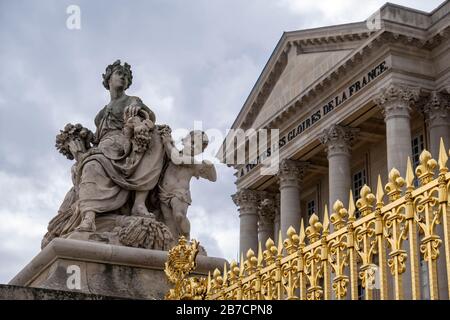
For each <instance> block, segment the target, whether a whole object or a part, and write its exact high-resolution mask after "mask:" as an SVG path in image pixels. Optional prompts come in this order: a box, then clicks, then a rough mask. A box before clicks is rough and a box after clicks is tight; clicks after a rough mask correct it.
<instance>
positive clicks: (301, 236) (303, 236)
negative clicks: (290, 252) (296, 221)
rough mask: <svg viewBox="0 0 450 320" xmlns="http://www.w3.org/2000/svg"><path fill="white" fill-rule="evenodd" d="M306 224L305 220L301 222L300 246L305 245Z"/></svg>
mask: <svg viewBox="0 0 450 320" xmlns="http://www.w3.org/2000/svg"><path fill="white" fill-rule="evenodd" d="M305 237H306V234H305V223H304V222H303V219H301V220H300V236H299V240H300V244H305Z"/></svg>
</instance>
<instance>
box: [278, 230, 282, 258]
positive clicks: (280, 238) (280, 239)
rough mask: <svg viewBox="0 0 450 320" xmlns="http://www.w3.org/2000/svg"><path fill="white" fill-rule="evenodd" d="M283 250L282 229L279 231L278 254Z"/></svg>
mask: <svg viewBox="0 0 450 320" xmlns="http://www.w3.org/2000/svg"><path fill="white" fill-rule="evenodd" d="M282 251H283V237H282V236H281V230H280V232H279V233H278V254H281V252H282Z"/></svg>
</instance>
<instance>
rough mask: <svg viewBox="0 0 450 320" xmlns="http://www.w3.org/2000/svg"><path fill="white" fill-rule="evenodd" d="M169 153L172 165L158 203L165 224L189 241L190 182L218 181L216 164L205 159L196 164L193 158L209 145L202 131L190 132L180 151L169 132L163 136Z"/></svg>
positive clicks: (165, 175)
mask: <svg viewBox="0 0 450 320" xmlns="http://www.w3.org/2000/svg"><path fill="white" fill-rule="evenodd" d="M162 140H163V144H164V148H165V150H166V154H167V155H168V157H169V158H170V162H169V164H168V167H167V169H166V172H165V174H164V177H163V179H162V182H161V183H160V185H159V200H160V202H161V211H162V213H163V216H164V220H165V223H166V225H167V226H168V227H169V229H170V231H171V232H172V234H173V235H174V236H175V238H177V237H178V236H180V235H182V236H184V237H185V238H186V239H190V230H191V226H190V222H189V220H188V218H187V210H188V207H189V205H190V204H191V202H192V200H191V192H190V181H191V178H192V177H196V178H197V179H198V178H199V177H202V178H205V179H208V180H210V181H213V182H214V181H216V179H217V174H216V169H215V168H214V165H213V164H212V163H211V162H209V161H207V160H203V161H202V162H199V161H197V160H196V159H195V158H194V156H196V155H198V154H200V153H202V152H203V151H204V150H205V148H206V147H207V146H208V142H209V141H208V136H207V135H206V133H205V132H203V131H200V130H194V131H191V132H190V133H189V134H188V135H187V136H186V137H184V138H183V139H182V144H183V149H182V150H178V149H177V148H176V147H175V146H174V144H173V140H172V137H171V135H170V134H169V133H165V134H163V135H162Z"/></svg>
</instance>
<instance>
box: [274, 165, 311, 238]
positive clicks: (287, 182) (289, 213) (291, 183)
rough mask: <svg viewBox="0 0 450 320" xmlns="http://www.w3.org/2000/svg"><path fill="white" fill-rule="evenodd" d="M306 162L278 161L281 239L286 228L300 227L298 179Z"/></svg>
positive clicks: (300, 177) (284, 235)
mask: <svg viewBox="0 0 450 320" xmlns="http://www.w3.org/2000/svg"><path fill="white" fill-rule="evenodd" d="M306 165H307V163H306V162H302V161H295V160H289V159H284V160H282V161H281V163H280V168H279V171H278V178H279V182H280V229H281V236H282V238H283V240H284V239H285V238H286V232H287V229H289V227H290V226H293V227H294V228H295V230H296V231H297V232H299V228H300V219H301V215H300V180H301V179H302V178H303V172H304V169H305V168H306Z"/></svg>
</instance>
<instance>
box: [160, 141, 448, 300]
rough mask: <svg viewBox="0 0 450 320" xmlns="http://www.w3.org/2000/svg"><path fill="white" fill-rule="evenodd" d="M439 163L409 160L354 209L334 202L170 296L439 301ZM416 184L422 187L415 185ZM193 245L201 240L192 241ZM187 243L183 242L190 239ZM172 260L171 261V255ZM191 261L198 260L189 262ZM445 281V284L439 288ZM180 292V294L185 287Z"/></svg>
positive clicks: (444, 175) (442, 235)
mask: <svg viewBox="0 0 450 320" xmlns="http://www.w3.org/2000/svg"><path fill="white" fill-rule="evenodd" d="M447 161H448V153H447V151H446V149H445V146H444V143H443V141H442V140H441V144H440V152H439V159H438V161H436V160H435V159H432V157H431V154H430V153H429V152H428V151H426V150H425V151H423V152H422V153H421V155H420V163H419V164H418V166H417V168H416V169H415V172H414V171H413V167H412V164H411V161H410V159H408V160H407V172H406V175H405V177H402V176H401V175H400V173H399V172H398V170H396V169H392V170H391V171H390V173H389V176H388V181H387V183H386V184H385V185H384V187H383V184H382V181H381V177H380V176H378V181H377V186H376V190H375V194H374V193H373V192H372V190H371V188H369V187H368V186H367V185H364V186H363V188H362V189H361V192H360V198H359V199H358V200H357V201H356V203H355V202H354V200H353V195H352V193H351V192H350V201H349V204H348V206H347V207H346V206H344V204H343V203H342V202H341V201H336V202H335V203H334V205H333V207H332V210H330V211H331V212H330V214H329V212H328V210H327V208H326V207H325V209H324V212H323V215H321V217H322V219H319V216H318V215H316V214H313V215H312V216H311V217H310V218H309V221H307V222H306V223H305V222H304V221H303V220H302V221H301V227H300V230H299V231H298V232H297V231H296V230H294V228H292V227H291V228H289V230H288V231H287V235H286V238H285V239H284V240H283V239H282V235H281V233H280V234H279V241H278V245H275V243H274V241H273V240H272V239H269V240H268V241H267V242H266V243H265V247H264V248H262V245H261V244H259V248H257V250H255V251H256V252H255V251H253V250H249V251H248V252H247V254H246V256H245V258H244V257H242V256H241V259H240V261H239V263H238V262H236V261H232V262H231V263H230V264H229V265H228V266H227V265H225V266H224V269H223V270H222V271H220V270H218V269H216V270H214V272H213V273H212V274H210V275H209V276H208V278H198V277H191V278H189V277H188V273H186V274H184V276H183V277H182V278H178V279H173V283H174V285H175V287H176V288H177V289H172V290H171V292H170V293H169V294H168V295H167V297H166V298H168V299H210V300H240V299H249V300H281V299H283V300H284V299H287V300H320V299H325V300H328V299H354V300H356V299H367V300H372V299H382V300H384V299H399V300H400V299H428V298H429V299H439V298H441V299H442V298H448V297H449V295H450V281H449V279H450V243H449V241H450V233H449V230H450V226H449V223H450V211H449V209H448V203H449V194H450V193H449V188H450V172H448V167H447ZM416 185H417V186H416ZM194 243H195V242H194ZM184 245H186V244H185V242H184ZM169 260H170V258H169ZM191 260H192V259H191ZM439 284H440V286H439ZM180 288H182V289H180Z"/></svg>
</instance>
